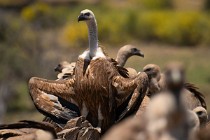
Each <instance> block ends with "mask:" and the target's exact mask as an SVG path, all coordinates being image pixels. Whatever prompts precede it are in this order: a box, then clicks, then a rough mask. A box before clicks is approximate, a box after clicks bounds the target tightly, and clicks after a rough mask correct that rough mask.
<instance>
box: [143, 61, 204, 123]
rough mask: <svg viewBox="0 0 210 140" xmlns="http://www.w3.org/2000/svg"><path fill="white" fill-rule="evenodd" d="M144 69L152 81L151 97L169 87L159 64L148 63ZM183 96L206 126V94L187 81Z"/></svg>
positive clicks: (150, 85) (185, 103)
mask: <svg viewBox="0 0 210 140" xmlns="http://www.w3.org/2000/svg"><path fill="white" fill-rule="evenodd" d="M143 71H144V72H146V73H147V75H148V77H149V81H150V84H149V92H148V94H147V95H148V96H149V97H152V96H153V95H155V94H157V93H159V92H161V91H164V90H166V89H167V88H168V87H167V82H166V79H165V76H166V75H165V74H164V73H161V71H160V67H159V66H157V65H155V64H148V65H146V66H145V67H144V68H143ZM181 98H182V100H183V103H184V105H185V107H186V108H187V109H190V110H192V111H194V112H195V113H196V114H197V115H198V118H199V120H200V125H201V126H204V125H205V123H206V122H207V119H208V115H207V111H206V109H207V106H206V102H205V99H204V95H203V94H202V93H201V92H199V90H198V88H197V87H195V86H194V85H193V84H191V83H188V82H185V83H184V89H183V90H182V94H181ZM195 108H196V109H195Z"/></svg>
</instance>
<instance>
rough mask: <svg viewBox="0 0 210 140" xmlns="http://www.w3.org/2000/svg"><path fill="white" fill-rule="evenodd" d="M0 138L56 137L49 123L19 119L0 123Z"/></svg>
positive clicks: (14, 139) (17, 139)
mask: <svg viewBox="0 0 210 140" xmlns="http://www.w3.org/2000/svg"><path fill="white" fill-rule="evenodd" d="M0 138H3V139H5V140H6V139H13V140H20V139H24V140H25V139H27V140H42V139H45V140H53V139H55V138H57V134H56V133H55V130H54V128H53V127H52V126H51V124H49V123H44V122H42V123H41V122H35V121H21V122H18V123H13V124H5V125H0Z"/></svg>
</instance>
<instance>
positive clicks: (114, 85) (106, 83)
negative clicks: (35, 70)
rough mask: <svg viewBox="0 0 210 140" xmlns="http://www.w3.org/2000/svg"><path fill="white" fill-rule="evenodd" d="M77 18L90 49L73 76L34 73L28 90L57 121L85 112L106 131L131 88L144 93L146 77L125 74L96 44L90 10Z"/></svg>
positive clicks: (77, 65)
mask: <svg viewBox="0 0 210 140" xmlns="http://www.w3.org/2000/svg"><path fill="white" fill-rule="evenodd" d="M78 21H85V22H86V24H87V26H88V32H89V34H88V39H89V49H87V50H86V51H85V52H83V53H82V54H81V55H80V56H79V58H78V60H77V62H76V65H75V72H74V75H75V77H74V78H72V79H68V80H59V81H53V80H46V79H41V78H36V77H33V78H31V79H30V80H29V91H30V95H31V97H32V100H33V102H34V104H35V106H36V107H37V109H38V110H39V111H40V112H41V113H43V114H44V115H46V116H48V117H50V118H52V119H53V121H55V122H57V123H61V127H62V124H66V122H67V121H68V120H70V119H72V118H75V117H77V116H80V115H82V116H84V117H85V118H86V119H87V120H88V121H89V122H90V123H91V125H93V126H94V127H98V128H99V129H98V130H99V131H100V129H101V131H102V133H103V132H105V131H106V130H107V129H108V128H109V127H110V126H111V125H112V124H114V122H115V119H116V117H115V116H116V108H117V107H118V106H120V105H121V104H122V103H123V102H124V101H125V100H126V98H127V97H128V96H130V95H131V94H132V93H133V92H134V91H136V92H138V93H139V95H142V96H143V95H145V94H146V90H147V85H148V77H147V75H146V73H144V72H142V73H140V74H138V75H137V76H136V77H135V78H128V75H127V71H126V69H124V68H122V67H119V66H118V65H117V62H116V61H115V60H113V59H111V58H109V57H108V56H106V55H105V54H104V52H103V50H102V49H101V47H99V45H98V32H97V23H96V19H95V16H94V14H93V12H92V11H90V10H87V9H86V10H83V11H81V13H80V15H79V17H78Z"/></svg>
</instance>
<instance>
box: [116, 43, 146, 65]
mask: <svg viewBox="0 0 210 140" xmlns="http://www.w3.org/2000/svg"><path fill="white" fill-rule="evenodd" d="M133 55H136V56H140V57H144V53H143V52H142V51H141V50H139V49H137V48H136V47H135V46H133V45H125V46H123V47H121V48H120V49H119V51H118V53H117V58H116V61H117V62H118V65H119V66H121V67H124V65H125V63H126V61H127V60H128V58H129V57H131V56H133Z"/></svg>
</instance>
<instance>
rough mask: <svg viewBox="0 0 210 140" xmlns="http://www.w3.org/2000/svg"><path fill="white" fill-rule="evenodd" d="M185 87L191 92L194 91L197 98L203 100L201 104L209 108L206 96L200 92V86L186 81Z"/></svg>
mask: <svg viewBox="0 0 210 140" xmlns="http://www.w3.org/2000/svg"><path fill="white" fill-rule="evenodd" d="M184 87H185V88H186V89H187V90H189V91H190V92H192V93H194V96H195V97H196V98H198V100H199V101H200V102H201V105H202V106H203V107H204V108H205V109H207V105H206V102H205V99H204V98H205V96H204V95H203V94H202V93H201V92H200V91H198V90H199V88H198V87H196V86H195V85H194V84H191V83H185V84H184Z"/></svg>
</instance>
